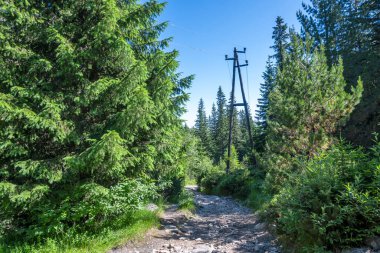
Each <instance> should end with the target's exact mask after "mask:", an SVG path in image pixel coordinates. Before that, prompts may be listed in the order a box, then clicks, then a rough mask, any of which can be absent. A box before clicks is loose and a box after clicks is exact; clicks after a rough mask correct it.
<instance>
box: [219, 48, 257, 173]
mask: <svg viewBox="0 0 380 253" xmlns="http://www.w3.org/2000/svg"><path fill="white" fill-rule="evenodd" d="M241 53H244V54H245V53H246V48H244V51H241V50H237V49H236V47H235V48H234V56H233V57H228V56H227V55H226V56H225V60H226V61H233V72H232V91H231V102H230V103H231V105H230V115H229V116H230V121H229V133H228V151H227V152H228V160H227V168H226V173H229V171H230V165H231V164H230V162H231V161H230V160H231V146H232V127H233V113H234V107H235V106H244V110H245V116H246V121H247V128H248V134H249V141H250V143H251V148H252V149H253V139H252V133H251V122H250V118H249V112H248V104H247V100H246V99H245V94H244V85H243V78H242V75H241V69H240V68H241V67H246V66H248V61H247V60H245V64H240V63H239V54H241ZM236 69H237V71H238V76H239V82H240V90H241V96H242V98H243V103H235V77H236ZM253 165H256V159H255V157H254V156H253Z"/></svg>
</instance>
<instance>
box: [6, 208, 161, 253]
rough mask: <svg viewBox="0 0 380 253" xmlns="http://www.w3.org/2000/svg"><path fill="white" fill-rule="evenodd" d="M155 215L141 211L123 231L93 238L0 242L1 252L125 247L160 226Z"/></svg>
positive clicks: (77, 251) (75, 252)
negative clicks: (26, 242) (41, 241)
mask: <svg viewBox="0 0 380 253" xmlns="http://www.w3.org/2000/svg"><path fill="white" fill-rule="evenodd" d="M158 224H159V221H158V218H157V215H156V214H155V213H152V212H149V211H139V212H137V213H136V214H134V215H133V218H132V220H131V221H130V223H129V225H128V226H126V227H125V228H122V229H107V230H103V231H102V232H101V233H99V234H97V235H93V236H88V235H83V234H82V235H81V234H74V235H67V237H65V238H62V239H60V240H53V239H48V240H47V241H46V242H45V243H43V244H35V245H31V244H22V243H16V244H13V245H7V243H6V242H1V241H0V252H4V253H8V252H10V253H26V252H28V253H29V252H30V253H37V252H38V253H56V252H57V253H58V252H59V253H84V252H86V253H87V252H88V253H90V252H91V253H97V252H99V253H100V252H102V253H103V252H106V251H108V250H110V249H111V248H113V247H115V246H118V245H123V244H125V243H126V242H128V241H129V240H131V239H135V238H139V237H141V236H142V235H143V234H144V233H145V232H146V231H147V230H148V229H150V228H152V227H156V226H158Z"/></svg>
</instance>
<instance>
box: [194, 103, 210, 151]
mask: <svg viewBox="0 0 380 253" xmlns="http://www.w3.org/2000/svg"><path fill="white" fill-rule="evenodd" d="M194 127H195V133H196V135H197V136H198V137H199V139H200V140H201V143H202V146H203V148H204V149H205V150H206V151H207V152H208V153H210V152H211V145H210V141H209V140H210V132H209V128H208V122H207V116H206V110H205V106H204V102H203V99H202V98H201V99H200V100H199V104H198V112H197V118H196V120H195V126H194Z"/></svg>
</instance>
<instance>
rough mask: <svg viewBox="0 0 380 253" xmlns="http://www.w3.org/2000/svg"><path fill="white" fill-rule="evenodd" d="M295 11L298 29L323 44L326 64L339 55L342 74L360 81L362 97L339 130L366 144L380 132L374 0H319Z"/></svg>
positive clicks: (379, 18)
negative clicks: (362, 84) (347, 120)
mask: <svg viewBox="0 0 380 253" xmlns="http://www.w3.org/2000/svg"><path fill="white" fill-rule="evenodd" d="M303 7H304V11H305V13H303V12H301V11H300V12H298V13H297V16H298V19H299V20H300V22H301V25H302V30H303V31H304V34H305V33H309V34H310V35H311V36H312V37H313V38H314V39H315V42H316V43H315V44H316V45H317V46H320V45H324V46H325V48H326V50H325V52H326V56H327V58H328V63H329V64H331V63H334V62H337V60H338V55H341V56H342V59H343V63H344V76H345V78H346V81H347V83H348V84H349V85H351V86H355V85H356V83H357V80H358V78H359V76H360V77H361V78H362V80H363V83H364V92H363V99H362V100H361V102H360V103H359V105H358V106H357V107H356V109H355V110H354V112H353V113H352V115H351V117H350V122H349V123H348V124H347V125H346V127H345V129H344V131H343V133H344V136H345V137H346V138H348V139H349V140H350V141H353V142H354V143H356V144H360V145H365V146H369V145H371V144H372V143H373V142H372V133H374V132H378V131H380V125H379V124H378V122H379V121H380V113H379V111H380V79H379V76H380V70H379V67H378V66H379V65H380V60H379V59H380V42H379V38H380V36H379V33H380V32H379V31H380V29H379V28H378V24H379V22H380V16H379V11H380V10H379V4H378V1H376V0H357V1H352V0H323V1H312V2H311V4H310V5H307V4H304V5H303Z"/></svg>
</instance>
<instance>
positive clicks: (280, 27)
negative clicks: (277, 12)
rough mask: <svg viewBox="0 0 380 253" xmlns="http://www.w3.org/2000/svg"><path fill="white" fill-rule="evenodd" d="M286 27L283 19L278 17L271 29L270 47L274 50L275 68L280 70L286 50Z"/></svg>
mask: <svg viewBox="0 0 380 253" xmlns="http://www.w3.org/2000/svg"><path fill="white" fill-rule="evenodd" d="M287 29H288V26H287V25H286V23H285V22H284V19H283V18H282V17H280V16H278V17H277V18H276V25H275V26H274V27H273V34H272V39H273V40H274V45H273V46H271V48H273V50H274V55H273V57H274V58H275V59H276V63H277V66H279V68H280V69H281V68H282V64H283V61H284V54H285V52H286V50H287V49H288V43H289V42H288V39H289V34H288V31H287Z"/></svg>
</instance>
